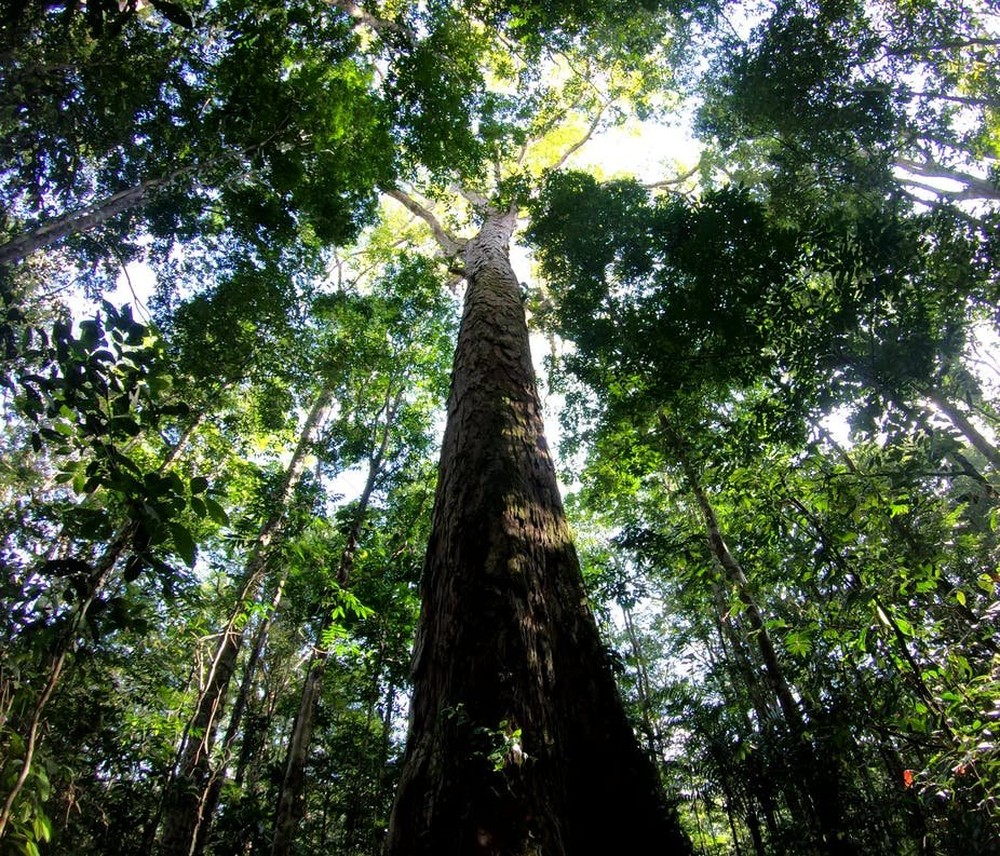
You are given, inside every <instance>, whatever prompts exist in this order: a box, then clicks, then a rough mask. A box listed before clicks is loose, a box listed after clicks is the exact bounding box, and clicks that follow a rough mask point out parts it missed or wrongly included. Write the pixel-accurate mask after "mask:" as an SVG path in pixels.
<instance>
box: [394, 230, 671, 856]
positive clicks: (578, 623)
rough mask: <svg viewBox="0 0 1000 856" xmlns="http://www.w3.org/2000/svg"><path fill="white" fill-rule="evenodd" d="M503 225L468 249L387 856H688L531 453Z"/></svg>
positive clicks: (522, 333)
mask: <svg viewBox="0 0 1000 856" xmlns="http://www.w3.org/2000/svg"><path fill="white" fill-rule="evenodd" d="M514 219H515V218H514V213H513V212H512V211H510V212H507V213H493V214H491V215H490V216H489V217H488V219H487V220H486V222H485V224H484V225H483V227H482V229H481V231H480V232H479V234H478V235H477V236H476V237H475V238H473V239H472V240H471V241H470V242H469V243H468V244H467V245H466V247H465V250H464V260H465V277H466V281H467V284H468V287H467V291H466V297H465V312H464V317H463V319H462V324H461V328H460V331H459V336H458V346H457V350H456V354H455V362H454V369H453V374H452V389H451V395H450V397H449V401H448V419H447V427H446V429H445V436H444V441H443V447H442V452H441V463H440V469H439V481H438V488H437V495H436V498H435V505H434V514H433V522H432V531H431V536H430V542H429V544H428V549H427V557H426V561H425V565H424V574H423V580H422V584H421V594H422V599H423V606H422V612H421V619H420V623H419V626H418V630H417V640H416V645H415V650H414V665H413V682H414V687H413V698H412V702H411V709H410V729H409V735H408V740H407V748H406V753H405V758H404V761H403V769H402V772H401V780H400V784H399V789H398V791H397V794H396V801H395V805H394V807H393V812H392V818H391V820H390V824H389V835H388V842H387V846H388V853H389V854H391V856H403V854H406V856H416V854H427V856H431V854H433V856H450V854H462V856H465V854H472V853H479V854H497V856H499V854H503V856H521V855H522V854H523V856H527V854H545V856H564V854H582V853H633V852H635V853H639V852H646V851H648V850H649V849H650V848H651V847H655V848H656V849H657V850H658V852H661V853H687V852H689V847H688V845H687V843H686V842H685V840H684V838H683V837H682V834H681V833H680V832H679V830H678V827H677V825H676V823H675V821H674V820H673V819H672V818H671V816H670V813H669V811H668V810H667V809H666V807H665V804H664V800H663V797H662V795H661V792H660V787H659V783H658V781H657V778H656V774H655V771H654V770H653V767H652V765H651V764H650V763H649V761H648V759H647V758H646V757H645V755H644V754H643V753H642V751H641V750H640V749H639V746H638V743H637V741H636V738H635V735H634V734H633V732H632V729H631V727H630V726H629V723H628V720H627V719H626V717H625V713H624V709H623V707H622V703H621V700H620V698H619V695H618V690H617V687H616V686H615V683H614V679H613V677H612V674H611V669H610V667H609V664H608V660H607V657H606V654H605V650H604V646H603V644H602V641H601V638H600V636H599V634H598V631H597V626H596V623H595V621H594V618H593V615H592V614H591V612H590V608H589V606H588V604H587V599H586V594H585V592H584V588H583V580H582V577H581V575H580V568H579V563H578V561H577V557H576V551H575V549H574V547H573V542H572V537H571V535H570V532H569V528H568V526H567V524H566V520H565V517H564V514H563V509H562V502H561V499H560V497H559V491H558V487H557V484H556V475H555V470H554V467H553V465H552V461H551V459H550V457H549V453H548V448H547V446H546V443H545V438H544V433H543V424H542V415H541V406H540V404H539V399H538V394H537V391H536V388H535V377H534V370H533V368H532V363H531V354H530V351H529V347H528V331H527V325H526V323H525V316H524V309H523V306H522V304H521V298H520V291H519V284H518V280H517V278H516V277H515V275H514V272H513V270H512V269H511V266H510V261H509V258H508V242H509V240H510V236H511V234H512V232H513V228H514Z"/></svg>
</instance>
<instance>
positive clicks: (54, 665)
mask: <svg viewBox="0 0 1000 856" xmlns="http://www.w3.org/2000/svg"><path fill="white" fill-rule="evenodd" d="M201 421H202V417H201V416H199V417H198V418H197V419H196V420H195V421H194V422H192V423H191V424H190V425H189V426H188V427H187V429H186V430H185V431H184V433H183V434H181V437H180V439H179V440H178V441H177V442H176V443H175V444H174V445H173V446H172V447H171V449H170V451H169V452H168V453H167V455H166V457H165V458H164V459H163V461H162V462H161V464H160V466H159V467H158V468H157V473H164V472H166V471H167V470H168V469H169V468H170V467H171V466H172V465H173V463H174V461H176V460H177V458H178V457H180V454H181V452H182V451H184V449H186V448H187V444H188V442H189V441H190V439H191V436H192V434H193V433H194V431H195V430H196V428H197V427H198V426H199V425H200V424H201ZM64 531H65V527H64ZM134 533H135V523H134V522H133V521H132V520H126V521H125V523H123V524H122V525H121V526H120V527H119V528H118V531H117V532H116V533H115V536H114V538H112V540H111V542H110V543H109V544H108V546H107V548H106V549H105V551H104V553H103V554H102V555H101V557H100V559H98V560H97V562H96V563H95V565H94V569H93V571H92V573H91V574H90V576H89V577H88V579H87V581H86V590H85V592H84V593H83V595H82V598H81V600H80V602H79V604H78V605H77V606H76V612H75V614H74V615H73V616H72V617H71V618H70V621H69V626H68V627H67V629H66V631H65V633H63V634H62V636H61V637H60V638H59V641H58V643H57V644H56V646H55V650H53V652H52V653H51V655H50V658H49V661H48V665H47V668H46V671H47V677H46V681H45V686H44V687H43V688H42V691H41V692H40V693H39V695H38V698H37V699H36V701H35V704H34V707H33V708H32V711H31V716H30V717H29V719H28V722H27V723H26V726H25V729H24V731H23V740H24V746H25V748H24V759H23V761H22V765H21V770H20V773H19V774H18V777H17V778H16V779H15V780H14V783H13V785H12V787H11V789H10V791H9V792H8V793H7V795H6V797H5V798H4V803H3V806H2V807H0V839H2V838H3V837H4V835H5V834H6V830H7V825H8V823H9V822H10V816H11V813H12V811H13V809H14V805H15V803H16V801H17V798H18V796H19V795H20V793H21V791H22V790H23V789H24V784H25V782H27V780H28V776H29V775H30V774H31V765H32V762H33V760H34V756H35V750H36V749H37V747H38V739H39V729H40V728H41V725H42V715H43V714H44V712H45V708H46V706H47V705H48V703H49V700H50V699H51V698H52V694H53V693H54V692H55V691H56V688H57V687H58V686H59V682H60V679H61V677H62V673H63V668H64V667H65V665H66V661H67V659H68V658H69V655H70V654H71V653H72V651H73V648H74V646H75V645H76V644H77V640H78V638H79V634H80V631H81V630H82V628H83V626H84V624H85V622H86V620H87V615H88V613H89V612H90V609H91V607H92V606H93V605H94V603H95V602H96V600H97V598H98V597H99V596H100V594H101V592H102V591H103V590H104V586H105V584H106V583H107V581H108V578H109V577H110V576H111V572H112V571H113V570H114V568H115V566H116V565H117V564H118V560H119V559H120V558H121V556H122V554H123V553H124V552H125V550H126V548H127V547H128V546H129V544H130V543H131V541H132V537H133V535H134ZM63 538H64V534H63V532H60V534H59V535H58V536H57V540H61V539H63Z"/></svg>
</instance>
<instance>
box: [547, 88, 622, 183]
mask: <svg viewBox="0 0 1000 856" xmlns="http://www.w3.org/2000/svg"><path fill="white" fill-rule="evenodd" d="M612 103H613V101H604V102H602V104H601V106H600V108H599V109H598V111H597V113H596V115H595V116H594V118H593V119H592V120H591V122H590V125H589V126H588V128H587V131H586V133H584V135H583V136H582V137H581V138H580V139H579V140H577V141H576V142H575V143H573V145H571V146H570V147H569V148H568V149H566V151H564V152H563V154H562V157H561V158H559V160H558V161H556V163H555V164H554V165H553V166H552V171H553V172H555V171H556V170H559V169H562V168H563V165H564V164H565V163H566V161H568V160H569V159H570V158H571V157H572V156H573V155H574V154H576V152H578V151H579V150H580V149H582V148H583V147H584V146H585V145H586V144H587V141H588V140H589V139H590V138H591V137H592V136H594V133H595V132H596V131H597V129H598V127H600V124H601V119H603V118H604V113H605V112H606V111H607V109H608V107H610V106H611V105H612Z"/></svg>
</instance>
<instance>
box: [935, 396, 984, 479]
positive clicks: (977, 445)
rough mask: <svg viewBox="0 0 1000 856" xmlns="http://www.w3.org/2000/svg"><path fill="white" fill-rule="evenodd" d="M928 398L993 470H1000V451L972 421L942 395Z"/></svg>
mask: <svg viewBox="0 0 1000 856" xmlns="http://www.w3.org/2000/svg"><path fill="white" fill-rule="evenodd" d="M928 398H930V400H931V401H932V402H933V403H934V405H935V407H937V408H938V410H940V411H941V412H942V413H943V414H944V415H945V416H947V417H948V419H949V421H950V422H951V423H952V425H954V426H955V427H956V428H957V429H958V430H959V431H961V432H962V434H963V435H964V436H965V438H966V439H967V440H968V441H969V443H970V444H972V447H973V448H974V449H975V450H976V451H977V452H979V454H980V455H982V456H983V457H984V458H985V459H986V460H987V461H989V463H990V465H991V466H992V467H993V469H995V470H1000V451H997V447H996V446H994V445H993V444H992V443H991V442H990V441H989V440H987V439H986V437H985V436H983V434H982V433H981V432H980V431H979V429H978V428H976V426H975V425H973V424H972V420H971V419H969V417H968V416H966V415H965V414H964V413H962V411H961V410H959V409H958V408H957V407H955V405H954V404H952V403H951V402H950V401H949V400H948V399H947V398H945V396H944V395H942V394H941V393H938V392H931V393H930V394H929V395H928Z"/></svg>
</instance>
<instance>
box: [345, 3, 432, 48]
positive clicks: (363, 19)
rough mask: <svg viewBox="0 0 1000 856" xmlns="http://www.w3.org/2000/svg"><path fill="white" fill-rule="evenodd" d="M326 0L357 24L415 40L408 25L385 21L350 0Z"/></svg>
mask: <svg viewBox="0 0 1000 856" xmlns="http://www.w3.org/2000/svg"><path fill="white" fill-rule="evenodd" d="M327 2H329V4H330V5H331V6H336V7H337V8H338V9H340V10H341V11H342V12H346V13H347V14H348V15H350V16H351V17H352V18H354V20H355V21H357V22H358V23H359V24H364V25H365V26H366V27H369V28H370V29H372V30H374V31H375V32H376V33H378V34H379V35H382V34H383V33H385V32H392V33H397V34H398V35H401V36H405V37H406V38H407V39H408V40H409V41H411V42H414V41H416V34H415V33H414V32H413V31H412V30H411V29H409V28H408V27H404V26H403V25H402V24H400V23H398V22H396V21H387V20H385V19H384V18H377V17H375V16H374V15H372V14H371V13H370V12H368V11H366V10H365V9H362V8H361V7H360V6H359V5H358V4H357V3H353V2H351V0H327Z"/></svg>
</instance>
